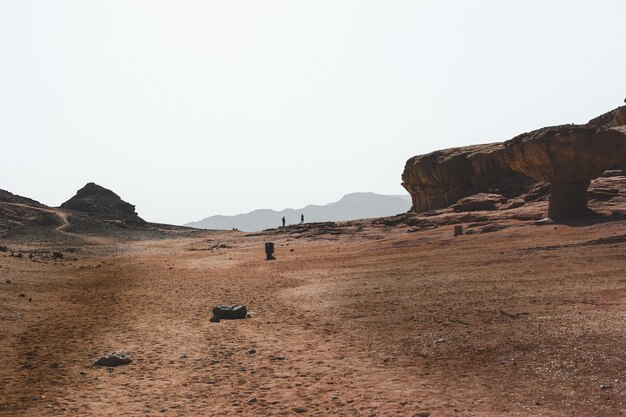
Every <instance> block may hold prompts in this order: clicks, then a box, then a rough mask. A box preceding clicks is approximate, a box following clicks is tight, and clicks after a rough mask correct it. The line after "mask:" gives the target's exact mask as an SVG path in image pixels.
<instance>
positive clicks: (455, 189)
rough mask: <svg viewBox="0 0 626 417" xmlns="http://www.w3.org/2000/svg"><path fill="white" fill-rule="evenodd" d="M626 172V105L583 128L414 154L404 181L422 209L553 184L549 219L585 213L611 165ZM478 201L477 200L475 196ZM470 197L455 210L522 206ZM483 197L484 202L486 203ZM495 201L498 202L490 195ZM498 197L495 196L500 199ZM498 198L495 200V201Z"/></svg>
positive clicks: (415, 205) (414, 208) (507, 195)
mask: <svg viewBox="0 0 626 417" xmlns="http://www.w3.org/2000/svg"><path fill="white" fill-rule="evenodd" d="M623 169H626V106H622V107H618V108H616V109H614V110H611V111H610V112H607V113H605V114H603V115H601V116H598V117H596V118H594V119H592V120H590V121H589V122H588V123H587V124H584V125H562V126H553V127H547V128H543V129H539V130H535V131H532V132H528V133H524V134H522V135H519V136H517V137H515V138H513V139H511V140H509V141H507V142H504V143H492V144H487V145H475V146H467V147H462V148H452V149H445V150H441V151H435V152H432V153H429V154H426V155H418V156H414V157H413V158H411V159H409V160H408V161H407V163H406V165H405V167H404V172H403V174H402V181H403V182H402V185H403V186H404V187H405V188H406V189H407V191H408V192H409V194H410V195H411V197H412V199H413V206H412V208H411V211H413V212H416V213H420V212H426V211H430V210H436V209H440V208H444V207H449V206H451V205H453V204H455V203H457V201H459V200H460V199H463V198H464V197H467V196H471V195H474V194H477V193H493V194H496V195H501V196H503V197H505V198H506V199H511V198H515V197H520V196H521V195H522V194H525V195H530V194H529V193H530V188H531V187H532V186H533V184H534V183H535V182H536V181H539V182H547V183H549V184H550V198H549V210H548V211H549V213H548V215H549V217H551V218H553V219H559V218H565V217H569V216H572V215H579V214H585V213H586V212H587V198H588V196H587V189H588V188H589V184H590V182H591V180H592V179H594V178H597V177H599V176H601V175H602V173H603V172H605V171H606V170H623ZM474 200H476V199H474ZM474 200H472V201H471V204H470V202H469V201H464V202H463V204H459V205H457V206H455V210H457V209H458V210H462V211H463V210H466V209H470V208H471V209H473V210H475V209H476V207H492V208H491V209H507V208H511V207H514V206H519V205H520V204H524V200H523V199H520V198H515V200H513V201H512V202H508V203H507V202H506V201H500V200H498V201H497V203H493V202H492V201H491V200H490V201H486V200H485V199H484V198H482V199H479V200H481V201H480V204H478V203H477V201H474ZM483 200H485V201H483ZM492 200H493V199H492ZM494 201H495V200H494ZM492 203H493V204H492Z"/></svg>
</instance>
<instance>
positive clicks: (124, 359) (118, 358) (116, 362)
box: [93, 352, 133, 366]
mask: <svg viewBox="0 0 626 417" xmlns="http://www.w3.org/2000/svg"><path fill="white" fill-rule="evenodd" d="M132 361H133V360H132V359H131V358H130V356H128V355H127V354H126V353H124V352H113V353H111V354H109V355H106V356H103V357H101V358H100V359H98V360H97V361H95V362H94V363H93V364H94V365H97V366H120V365H128V364H129V363H131V362H132Z"/></svg>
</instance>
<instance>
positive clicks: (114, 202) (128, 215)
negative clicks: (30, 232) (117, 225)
mask: <svg viewBox="0 0 626 417" xmlns="http://www.w3.org/2000/svg"><path fill="white" fill-rule="evenodd" d="M61 208H64V209H70V210H75V211H80V212H83V213H89V214H90V215H92V216H94V217H96V218H98V219H101V220H113V221H122V222H129V223H132V222H137V223H145V221H144V220H143V219H141V218H140V217H139V216H138V215H137V213H136V212H135V206H134V205H132V204H130V203H127V202H126V201H124V200H122V199H121V198H120V197H119V196H118V195H117V194H115V193H114V192H113V191H111V190H108V189H106V188H104V187H101V186H99V185H97V184H94V183H93V182H90V183H88V184H87V185H85V186H84V187H83V188H81V189H80V190H78V192H77V193H76V195H75V196H74V197H72V198H71V199H69V200H68V201H66V202H65V203H63V204H61Z"/></svg>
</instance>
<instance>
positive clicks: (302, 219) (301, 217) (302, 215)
mask: <svg viewBox="0 0 626 417" xmlns="http://www.w3.org/2000/svg"><path fill="white" fill-rule="evenodd" d="M303 223H304V214H301V215H300V224H303Z"/></svg>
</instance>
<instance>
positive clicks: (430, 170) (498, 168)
mask: <svg viewBox="0 0 626 417" xmlns="http://www.w3.org/2000/svg"><path fill="white" fill-rule="evenodd" d="M532 183H534V181H533V180H532V179H531V178H528V177H527V176H525V175H522V174H520V173H517V172H514V171H513V170H512V169H511V167H510V166H509V164H508V162H507V160H506V158H505V155H504V147H503V145H502V144H501V143H492V144H486V145H475V146H467V147H462V148H452V149H445V150H441V151H435V152H432V153H429V154H426V155H418V156H415V157H413V158H411V159H409V160H408V161H407V162H406V165H405V167H404V172H403V174H402V185H403V186H404V188H406V190H407V191H408V192H409V194H410V195H411V197H412V199H413V206H412V208H411V211H413V212H416V213H420V212H424V211H430V210H435V209H439V208H443V207H448V206H450V205H451V204H454V203H455V202H457V201H458V200H459V199H461V198H463V197H466V196H469V195H472V194H476V193H480V192H484V193H496V194H501V195H503V196H505V197H507V198H511V197H514V196H517V195H520V194H522V193H523V192H524V191H525V190H526V189H527V188H528V187H529V186H530V185H532Z"/></svg>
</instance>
